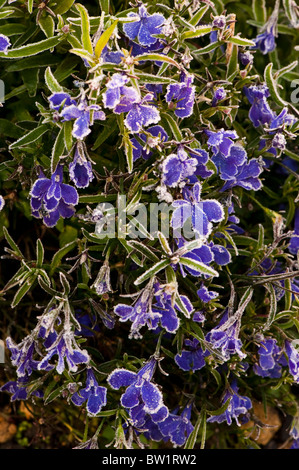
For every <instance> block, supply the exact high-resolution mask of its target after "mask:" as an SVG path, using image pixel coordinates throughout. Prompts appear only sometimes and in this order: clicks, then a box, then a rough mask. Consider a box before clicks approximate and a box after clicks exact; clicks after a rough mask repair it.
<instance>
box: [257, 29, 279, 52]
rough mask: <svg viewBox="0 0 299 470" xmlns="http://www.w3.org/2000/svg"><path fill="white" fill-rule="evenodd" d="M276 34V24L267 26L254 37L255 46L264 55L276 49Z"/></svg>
mask: <svg viewBox="0 0 299 470" xmlns="http://www.w3.org/2000/svg"><path fill="white" fill-rule="evenodd" d="M275 36H276V33H275V25H273V24H272V25H271V26H267V28H266V30H265V31H264V32H263V33H261V34H259V35H258V36H257V37H256V38H255V39H254V42H255V47H254V48H255V49H259V50H260V51H261V52H262V54H264V55H265V54H268V52H272V51H274V49H275V47H276V43H275Z"/></svg>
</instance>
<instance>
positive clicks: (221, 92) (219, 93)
mask: <svg viewBox="0 0 299 470" xmlns="http://www.w3.org/2000/svg"><path fill="white" fill-rule="evenodd" d="M226 96H227V95H226V91H225V89H224V88H223V87H220V88H217V90H216V91H215V93H214V96H213V99H212V106H216V105H217V103H218V101H222V100H224V99H225V98H226Z"/></svg>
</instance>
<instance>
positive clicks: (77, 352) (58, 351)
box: [38, 329, 90, 374]
mask: <svg viewBox="0 0 299 470" xmlns="http://www.w3.org/2000/svg"><path fill="white" fill-rule="evenodd" d="M53 356H58V361H57V363H56V364H55V367H56V370H57V372H58V374H62V373H63V371H64V370H65V361H66V363H67V365H68V369H69V371H71V372H77V370H78V364H87V363H88V362H89V360H90V357H89V355H88V353H87V351H86V350H81V349H80V348H79V346H78V344H77V342H76V340H75V338H74V333H73V332H72V331H69V330H67V329H66V330H64V331H63V332H62V334H60V335H59V337H58V339H57V341H55V343H54V344H52V345H51V346H50V347H49V348H48V349H47V354H46V355H45V356H44V358H43V359H42V360H41V361H40V362H39V364H38V370H48V367H49V366H52V364H51V363H50V362H49V361H50V360H51V359H52V357H53Z"/></svg>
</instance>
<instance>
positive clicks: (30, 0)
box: [27, 0, 34, 13]
mask: <svg viewBox="0 0 299 470" xmlns="http://www.w3.org/2000/svg"><path fill="white" fill-rule="evenodd" d="M33 2H34V0H28V4H27V8H28V11H29V13H32V9H33Z"/></svg>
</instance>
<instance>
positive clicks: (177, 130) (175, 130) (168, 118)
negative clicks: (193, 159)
mask: <svg viewBox="0 0 299 470" xmlns="http://www.w3.org/2000/svg"><path fill="white" fill-rule="evenodd" d="M161 117H162V119H164V120H165V121H166V122H167V124H168V126H169V128H170V130H171V132H172V134H173V137H174V138H175V140H177V141H178V142H180V141H181V140H182V139H183V136H182V133H181V131H180V128H179V126H178V124H177V123H176V121H175V120H174V119H173V117H172V116H170V114H168V113H161Z"/></svg>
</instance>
